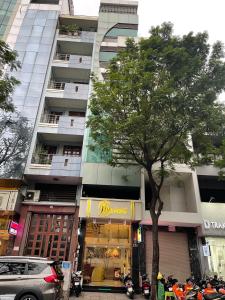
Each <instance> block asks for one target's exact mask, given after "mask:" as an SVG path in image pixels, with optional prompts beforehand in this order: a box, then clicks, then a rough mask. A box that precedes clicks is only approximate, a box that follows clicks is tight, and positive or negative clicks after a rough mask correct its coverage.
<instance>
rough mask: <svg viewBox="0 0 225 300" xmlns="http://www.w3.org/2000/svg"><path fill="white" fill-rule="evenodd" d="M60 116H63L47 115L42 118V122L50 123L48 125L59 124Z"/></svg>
mask: <svg viewBox="0 0 225 300" xmlns="http://www.w3.org/2000/svg"><path fill="white" fill-rule="evenodd" d="M60 116H61V115H51V114H46V115H43V116H42V118H41V122H42V123H48V124H58V123H59V118H60Z"/></svg>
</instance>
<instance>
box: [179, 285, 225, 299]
mask: <svg viewBox="0 0 225 300" xmlns="http://www.w3.org/2000/svg"><path fill="white" fill-rule="evenodd" d="M199 292H200V293H201V294H202V299H203V300H225V295H222V294H220V293H216V292H215V293H213V294H204V293H203V291H202V290H201V288H200V287H199V286H197V285H195V286H194V287H193V289H192V290H191V291H189V292H188V293H187V295H186V297H185V299H186V300H196V299H198V293H199Z"/></svg>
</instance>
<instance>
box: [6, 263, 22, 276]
mask: <svg viewBox="0 0 225 300" xmlns="http://www.w3.org/2000/svg"><path fill="white" fill-rule="evenodd" d="M24 273H25V263H16V262H0V276H1V275H24Z"/></svg>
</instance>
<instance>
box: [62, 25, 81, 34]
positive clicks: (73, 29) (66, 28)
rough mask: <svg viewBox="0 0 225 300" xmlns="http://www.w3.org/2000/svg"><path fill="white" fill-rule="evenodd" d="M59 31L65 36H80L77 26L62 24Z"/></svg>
mask: <svg viewBox="0 0 225 300" xmlns="http://www.w3.org/2000/svg"><path fill="white" fill-rule="evenodd" d="M60 31H61V32H62V33H65V34H67V35H72V36H77V35H80V27H79V26H78V25H77V24H67V25H65V24H63V25H61V26H60Z"/></svg>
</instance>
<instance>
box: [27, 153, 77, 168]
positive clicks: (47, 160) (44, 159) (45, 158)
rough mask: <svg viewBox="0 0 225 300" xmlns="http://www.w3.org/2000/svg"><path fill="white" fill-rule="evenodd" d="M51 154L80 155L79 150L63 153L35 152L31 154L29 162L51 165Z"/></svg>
mask: <svg viewBox="0 0 225 300" xmlns="http://www.w3.org/2000/svg"><path fill="white" fill-rule="evenodd" d="M53 156H63V157H65V158H67V157H81V152H71V151H66V153H64V154H46V153H36V154H34V155H33V157H32V160H31V163H32V164H38V165H51V164H52V159H53Z"/></svg>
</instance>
